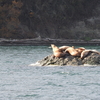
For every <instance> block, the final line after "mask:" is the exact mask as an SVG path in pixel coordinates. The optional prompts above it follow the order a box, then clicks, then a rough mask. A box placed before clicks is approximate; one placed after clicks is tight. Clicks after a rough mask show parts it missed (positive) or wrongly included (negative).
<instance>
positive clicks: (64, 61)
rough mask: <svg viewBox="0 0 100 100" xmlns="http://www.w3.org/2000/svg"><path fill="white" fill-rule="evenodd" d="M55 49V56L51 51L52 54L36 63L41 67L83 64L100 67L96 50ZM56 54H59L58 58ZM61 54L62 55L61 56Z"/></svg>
mask: <svg viewBox="0 0 100 100" xmlns="http://www.w3.org/2000/svg"><path fill="white" fill-rule="evenodd" d="M56 47H57V46H56ZM66 47H67V46H66ZM57 48H58V51H56V54H55V53H54V52H55V51H54V50H53V54H51V55H49V56H47V57H45V58H43V59H42V60H40V61H38V63H39V64H40V65H41V66H48V65H53V66H56V65H57V66H69V65H74V66H77V65H85V64H89V65H100V52H98V51H96V50H87V49H85V48H83V47H80V48H74V47H68V48H67V49H63V50H62V48H65V46H62V47H57ZM60 48H61V49H60ZM69 48H70V49H69ZM71 48H73V49H71ZM59 50H60V51H59ZM61 50H62V51H61ZM71 50H72V51H71ZM70 51H71V52H70ZM57 52H61V53H60V56H59V57H57V56H56V55H58V54H59V53H57ZM62 53H63V54H64V55H61V54H62Z"/></svg>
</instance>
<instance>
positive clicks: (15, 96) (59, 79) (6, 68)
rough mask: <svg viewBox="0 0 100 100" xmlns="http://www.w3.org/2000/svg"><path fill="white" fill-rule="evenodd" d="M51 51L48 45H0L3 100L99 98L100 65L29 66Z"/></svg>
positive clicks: (0, 82) (84, 99) (1, 94)
mask: <svg viewBox="0 0 100 100" xmlns="http://www.w3.org/2000/svg"><path fill="white" fill-rule="evenodd" d="M86 48H88V49H96V50H98V51H100V46H95V47H92V46H90V47H86ZM50 54H52V50H51V48H48V46H0V100H100V66H51V67H50V66H49V67H48V66H45V67H41V66H29V65H30V64H32V63H35V62H36V61H38V60H41V59H42V58H44V57H46V56H47V55H50Z"/></svg>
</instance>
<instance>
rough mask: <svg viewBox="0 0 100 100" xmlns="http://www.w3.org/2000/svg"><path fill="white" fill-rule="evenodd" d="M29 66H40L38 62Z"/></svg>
mask: <svg viewBox="0 0 100 100" xmlns="http://www.w3.org/2000/svg"><path fill="white" fill-rule="evenodd" d="M29 66H41V65H40V63H39V62H36V63H32V64H30V65H29Z"/></svg>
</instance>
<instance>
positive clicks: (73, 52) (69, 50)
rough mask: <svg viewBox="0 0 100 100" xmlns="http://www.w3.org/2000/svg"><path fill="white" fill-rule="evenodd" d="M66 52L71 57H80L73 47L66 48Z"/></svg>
mask: <svg viewBox="0 0 100 100" xmlns="http://www.w3.org/2000/svg"><path fill="white" fill-rule="evenodd" d="M66 52H69V54H70V55H72V56H80V53H79V52H78V51H77V50H76V49H75V48H74V46H72V47H69V48H67V49H66Z"/></svg>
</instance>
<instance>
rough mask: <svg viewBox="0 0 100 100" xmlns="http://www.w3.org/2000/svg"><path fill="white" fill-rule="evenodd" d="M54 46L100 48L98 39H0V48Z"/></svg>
mask: <svg viewBox="0 0 100 100" xmlns="http://www.w3.org/2000/svg"><path fill="white" fill-rule="evenodd" d="M50 44H56V45H76V46H78V45H82V46H100V39H92V40H90V41H84V40H75V39H49V38H46V39H38V38H36V39H3V38H1V39H0V46H13V45H15V46H22V45H23V46H24V45H27V46H28V45H32V46H48V45H50Z"/></svg>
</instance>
